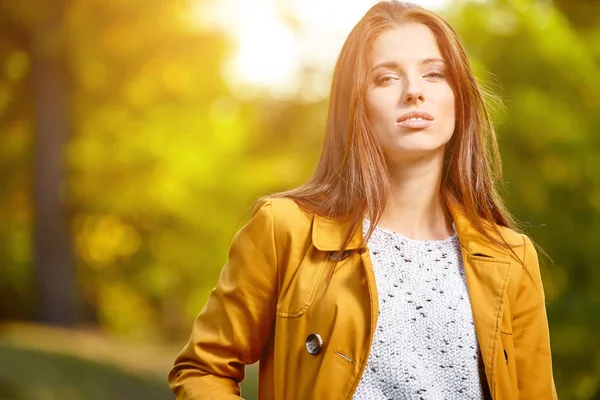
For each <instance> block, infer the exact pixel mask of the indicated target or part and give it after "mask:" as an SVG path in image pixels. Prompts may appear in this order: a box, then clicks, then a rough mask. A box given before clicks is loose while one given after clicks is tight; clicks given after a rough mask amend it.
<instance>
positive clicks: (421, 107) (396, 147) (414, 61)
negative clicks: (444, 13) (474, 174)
mask: <svg viewBox="0 0 600 400" xmlns="http://www.w3.org/2000/svg"><path fill="white" fill-rule="evenodd" d="M370 62H371V64H370V72H369V77H368V80H369V86H368V89H367V94H366V103H367V113H368V117H369V121H370V123H371V128H372V130H373V133H374V134H375V137H376V139H377V140H378V142H379V144H380V145H381V146H382V148H383V151H384V153H385V155H386V157H387V158H388V159H389V160H390V161H392V162H394V161H399V160H408V159H411V158H421V157H423V156H428V155H433V154H434V153H436V152H437V153H440V154H441V155H442V156H443V152H444V148H445V145H446V143H448V141H449V140H450V138H451V137H452V133H453V132H454V122H455V114H454V93H453V91H452V88H451V87H450V83H449V77H448V76H447V75H446V68H445V66H444V61H443V60H442V56H441V54H440V51H439V49H438V45H437V42H436V40H435V37H434V36H433V33H432V32H431V30H430V29H429V28H427V27H426V26H425V25H422V24H416V23H411V24H406V25H402V26H400V27H398V28H394V29H390V30H387V31H385V32H383V33H382V34H381V35H380V36H379V37H378V38H377V39H376V40H375V42H374V45H373V49H372V52H371V60H370Z"/></svg>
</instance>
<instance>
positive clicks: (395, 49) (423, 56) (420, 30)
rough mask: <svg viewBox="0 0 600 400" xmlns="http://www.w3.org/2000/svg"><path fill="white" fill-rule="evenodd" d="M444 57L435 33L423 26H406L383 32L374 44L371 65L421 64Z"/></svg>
mask: <svg viewBox="0 0 600 400" xmlns="http://www.w3.org/2000/svg"><path fill="white" fill-rule="evenodd" d="M442 58H443V57H442V55H441V53H440V50H439V46H438V44H437V41H436V38H435V36H434V35H433V32H432V31H431V30H430V29H429V28H428V27H427V26H425V25H423V24H417V23H411V24H404V25H401V26H398V27H395V28H392V29H388V30H386V31H384V32H382V33H381V34H380V35H379V36H378V37H377V38H376V39H375V41H374V42H373V47H372V49H371V65H372V66H375V65H377V64H380V63H385V62H395V63H397V64H399V65H402V64H421V63H423V61H424V60H432V59H439V60H441V59H442Z"/></svg>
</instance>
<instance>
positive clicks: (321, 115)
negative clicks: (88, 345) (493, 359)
mask: <svg viewBox="0 0 600 400" xmlns="http://www.w3.org/2000/svg"><path fill="white" fill-rule="evenodd" d="M203 1H204V2H205V3H207V4H208V0H201V1H199V2H198V3H199V4H200V5H202V3H203ZM35 3H36V6H35V7H32V6H31V4H30V3H28V4H25V3H19V2H7V1H4V2H0V266H2V268H1V269H0V318H1V319H5V320H6V319H25V320H26V319H30V318H31V317H32V315H33V309H32V308H33V303H32V301H31V298H32V297H33V296H34V295H35V293H33V290H34V289H33V285H32V282H33V277H32V271H33V269H32V262H33V261H32V260H33V256H32V251H33V250H32V245H31V235H32V230H33V226H34V224H35V218H34V209H33V202H32V192H31V186H32V183H31V182H32V177H31V173H32V167H31V158H32V152H33V143H32V138H33V134H32V132H33V130H34V129H35V121H34V119H33V116H32V98H31V97H32V92H31V90H30V86H29V85H30V80H29V77H30V72H31V69H32V65H33V63H35V60H34V59H32V57H31V37H32V35H34V34H35V32H36V30H38V29H39V26H40V25H41V24H43V22H44V18H45V15H46V13H47V11H48V10H49V8H50V7H53V5H54V3H55V2H54V1H52V0H36V2H35ZM555 3H556V4H554V5H553V4H552V3H551V2H548V1H542V0H537V1H536V0H502V1H500V0H498V1H488V2H483V3H482V2H476V3H469V2H460V3H458V5H456V6H453V7H450V8H448V9H447V11H446V12H444V13H443V14H444V15H445V16H447V18H448V19H449V20H450V22H451V23H452V25H453V26H454V27H455V28H456V30H457V31H458V32H459V34H460V36H461V37H462V39H463V41H464V43H465V45H466V47H467V50H468V52H469V55H470V57H471V60H472V63H473V67H474V70H475V72H476V74H477V75H478V77H479V78H480V80H481V81H482V82H483V83H485V84H486V85H487V86H489V87H491V88H492V89H493V90H494V91H496V92H498V93H499V94H500V95H501V97H502V99H503V100H504V104H505V109H504V110H499V111H497V112H496V113H495V119H496V121H497V127H498V133H499V135H500V144H501V151H502V155H503V159H504V164H505V168H504V170H505V178H506V181H507V184H506V186H505V189H506V190H505V192H504V193H503V194H504V198H505V199H506V201H507V203H508V205H509V208H510V209H511V210H512V211H513V212H514V213H515V214H516V216H517V217H518V218H519V219H520V220H522V221H527V222H528V224H529V225H528V227H527V228H526V231H527V233H529V234H530V235H531V236H532V237H533V239H534V240H535V241H537V242H538V243H539V244H540V245H541V247H542V248H543V249H544V250H545V251H546V252H547V253H548V254H549V256H550V257H551V258H552V261H550V260H546V259H544V258H543V257H542V261H545V268H544V269H543V272H544V283H545V289H546V296H547V302H548V313H549V319H550V325H551V336H552V349H553V359H554V371H555V379H556V383H557V388H558V390H559V395H560V398H562V399H592V398H598V397H599V396H600V346H599V345H598V344H597V338H598V337H599V336H600V294H599V291H598V289H597V288H598V287H600V269H599V268H596V264H597V260H598V259H600V246H598V244H599V243H600V239H598V237H599V236H600V136H599V135H598V132H600V25H598V24H597V21H600V8H598V7H594V6H593V5H590V4H591V3H592V2H588V1H585V0H578V1H568V2H566V1H557V2H555ZM64 4H65V5H66V6H65V15H64V23H63V24H62V26H61V29H60V31H58V32H57V34H56V36H53V37H48V38H47V39H46V40H45V41H42V44H43V45H44V46H48V48H52V47H53V46H59V47H62V48H63V50H64V51H65V53H66V54H67V68H68V71H69V75H70V79H71V84H70V95H71V102H70V104H71V109H70V116H71V121H72V127H73V133H72V135H71V137H70V138H69V141H68V144H67V146H66V148H65V149H64V154H63V155H57V156H62V157H64V161H65V163H66V165H67V172H68V174H67V179H66V181H65V182H64V187H63V188H62V193H63V195H64V201H65V204H66V206H67V207H68V210H69V215H70V227H71V232H72V243H73V246H74V248H75V254H76V258H77V260H78V279H79V282H80V286H81V290H82V293H83V299H84V306H82V310H81V311H82V322H94V323H97V324H98V325H99V326H100V327H101V328H102V329H103V330H106V331H108V332H111V333H112V334H115V335H120V336H121V337H127V338H131V339H135V340H141V341H149V342H153V341H159V340H169V341H177V343H181V344H183V341H184V340H185V338H186V337H187V335H188V333H189V329H190V326H191V322H192V320H193V317H194V316H195V315H196V313H197V312H198V311H199V310H200V309H201V308H202V306H203V304H204V302H205V300H206V298H207V296H208V293H209V291H210V289H211V288H212V287H213V286H214V284H215V282H216V279H217V276H218V273H219V271H220V268H221V266H222V265H223V263H224V262H225V260H226V256H227V249H228V246H229V243H230V241H231V239H232V237H233V235H234V233H235V231H236V230H237V229H238V228H239V227H241V225H242V223H243V222H244V218H245V216H247V213H248V211H249V208H250V207H251V205H252V203H253V201H254V200H255V199H256V198H257V197H259V196H261V195H264V194H266V193H269V192H275V191H279V190H284V189H288V188H291V187H293V186H296V185H298V184H300V183H302V182H303V181H304V180H305V179H307V178H308V177H309V176H310V174H311V172H312V171H313V169H314V166H315V162H316V160H317V157H318V153H319V148H320V143H321V139H322V134H323V130H324V123H325V115H326V107H327V103H326V101H325V100H322V101H317V102H308V101H306V100H304V99H303V98H302V96H301V95H300V94H299V96H298V98H297V99H292V100H286V101H278V100H277V99H274V98H272V97H270V96H269V94H268V93H263V94H260V95H259V96H258V97H256V98H253V99H250V100H249V99H244V98H241V97H240V96H238V95H237V93H236V91H235V89H233V88H232V87H230V86H228V82H227V81H226V79H225V78H224V77H223V74H222V72H221V71H222V67H223V65H224V63H225V61H226V60H227V59H228V58H229V57H230V56H231V55H232V54H233V51H234V49H235V44H234V43H231V42H230V40H229V39H228V38H227V36H226V34H225V33H224V32H221V31H215V30H214V29H208V28H206V27H204V26H202V25H199V24H198V23H197V21H196V22H194V21H193V20H191V19H190V17H189V9H190V6H191V4H192V2H191V1H187V0H170V1H162V2H158V1H151V2H148V1H142V0H128V1H121V0H119V1H117V0H89V1H81V2H78V1H65V2H64ZM590 21H592V22H590ZM593 21H596V23H593ZM2 351H3V352H5V353H6V354H12V355H13V356H15V357H16V353H14V352H13V353H11V351H12V350H10V349H3V350H2ZM32 356H33V355H32ZM23 357H25V355H23ZM27 357H29V355H27ZM165 373H166V372H165ZM148 398H150V397H148Z"/></svg>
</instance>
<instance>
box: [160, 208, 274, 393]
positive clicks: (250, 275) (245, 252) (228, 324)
mask: <svg viewBox="0 0 600 400" xmlns="http://www.w3.org/2000/svg"><path fill="white" fill-rule="evenodd" d="M276 259H277V258H276V253H275V242H274V232H273V218H272V214H271V207H270V202H269V201H266V202H263V203H262V204H259V205H257V206H256V207H255V209H254V211H253V213H252V218H251V219H250V221H249V222H248V223H247V224H246V225H245V226H244V227H243V228H242V229H241V230H240V231H239V232H238V233H237V235H236V236H235V238H234V240H233V242H232V244H231V247H230V251H229V260H228V262H227V263H226V264H225V266H224V267H223V269H222V271H221V275H220V277H219V280H218V283H217V286H216V288H215V289H213V291H212V292H211V294H210V296H209V299H208V301H207V303H206V305H205V307H204V309H203V310H202V311H201V312H200V314H199V315H198V317H197V318H196V320H195V322H194V325H193V328H192V333H191V336H190V339H189V341H188V343H187V345H186V346H185V347H184V349H183V350H182V351H181V353H180V354H179V355H178V356H177V358H176V360H175V364H174V366H173V368H172V369H171V371H170V372H169V387H170V388H171V390H172V391H173V393H175V395H176V397H177V399H179V400H192V399H194V400H201V399H239V398H240V387H239V382H241V381H242V380H243V379H244V375H245V365H246V364H252V363H254V362H256V361H258V359H259V357H260V354H261V352H262V350H263V347H264V346H265V343H266V342H267V340H268V338H269V335H270V330H271V327H272V323H273V319H274V316H275V307H276V298H277V269H276V266H277V265H276Z"/></svg>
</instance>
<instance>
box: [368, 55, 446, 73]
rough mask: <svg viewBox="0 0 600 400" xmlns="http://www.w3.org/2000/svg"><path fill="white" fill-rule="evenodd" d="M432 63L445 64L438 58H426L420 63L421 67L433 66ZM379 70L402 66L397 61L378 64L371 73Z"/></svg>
mask: <svg viewBox="0 0 600 400" xmlns="http://www.w3.org/2000/svg"><path fill="white" fill-rule="evenodd" d="M431 63H442V64H443V63H444V60H442V59H441V58H438V57H430V58H424V59H422V60H421V62H419V64H420V65H425V64H431ZM379 68H389V69H400V64H398V63H397V62H395V61H386V62H382V63H379V64H376V65H375V66H374V67H373V68H372V69H371V72H373V71H375V70H376V69H379Z"/></svg>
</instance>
